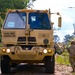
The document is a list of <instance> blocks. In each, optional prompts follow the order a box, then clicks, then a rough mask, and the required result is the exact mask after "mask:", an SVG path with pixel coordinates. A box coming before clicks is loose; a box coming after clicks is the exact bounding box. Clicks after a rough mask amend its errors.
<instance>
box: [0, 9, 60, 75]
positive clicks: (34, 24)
mask: <svg viewBox="0 0 75 75" xmlns="http://www.w3.org/2000/svg"><path fill="white" fill-rule="evenodd" d="M51 14H57V15H58V16H59V17H58V26H59V27H61V16H60V14H59V13H51V12H50V10H33V9H32V10H29V9H18V10H17V9H15V10H11V9H10V10H8V12H7V14H6V17H5V20H4V23H3V25H2V28H1V34H2V47H1V48H0V55H1V72H2V73H4V74H7V73H10V72H11V67H12V66H14V65H18V64H20V63H28V64H33V65H34V63H44V66H45V70H46V72H47V73H54V72H55V49H54V36H53V23H52V22H51Z"/></svg>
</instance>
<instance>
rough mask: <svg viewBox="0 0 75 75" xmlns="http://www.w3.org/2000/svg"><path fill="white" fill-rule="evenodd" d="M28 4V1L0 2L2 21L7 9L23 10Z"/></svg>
mask: <svg viewBox="0 0 75 75" xmlns="http://www.w3.org/2000/svg"><path fill="white" fill-rule="evenodd" d="M28 2H29V0H0V16H1V17H2V19H4V18H5V13H6V12H7V9H23V8H26V6H27V3H28Z"/></svg>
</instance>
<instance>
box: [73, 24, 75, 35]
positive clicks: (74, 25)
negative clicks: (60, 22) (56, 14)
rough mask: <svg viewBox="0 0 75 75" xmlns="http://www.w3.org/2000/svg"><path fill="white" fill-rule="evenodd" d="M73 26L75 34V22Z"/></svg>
mask: <svg viewBox="0 0 75 75" xmlns="http://www.w3.org/2000/svg"><path fill="white" fill-rule="evenodd" d="M73 28H74V33H73V34H74V35H75V24H73Z"/></svg>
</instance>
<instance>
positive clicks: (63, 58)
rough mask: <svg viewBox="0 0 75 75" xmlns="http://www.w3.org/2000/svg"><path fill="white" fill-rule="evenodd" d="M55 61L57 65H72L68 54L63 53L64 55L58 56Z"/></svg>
mask: <svg viewBox="0 0 75 75" xmlns="http://www.w3.org/2000/svg"><path fill="white" fill-rule="evenodd" d="M55 61H56V62H57V64H63V65H70V63H69V54H68V52H63V54H61V55H57V56H56V58H55Z"/></svg>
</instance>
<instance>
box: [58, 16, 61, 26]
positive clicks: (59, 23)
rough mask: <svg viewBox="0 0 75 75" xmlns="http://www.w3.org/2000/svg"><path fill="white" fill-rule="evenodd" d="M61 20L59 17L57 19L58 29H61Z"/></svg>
mask: <svg viewBox="0 0 75 75" xmlns="http://www.w3.org/2000/svg"><path fill="white" fill-rule="evenodd" d="M61 20H62V18H61V17H58V27H61V23H62V21H61Z"/></svg>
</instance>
